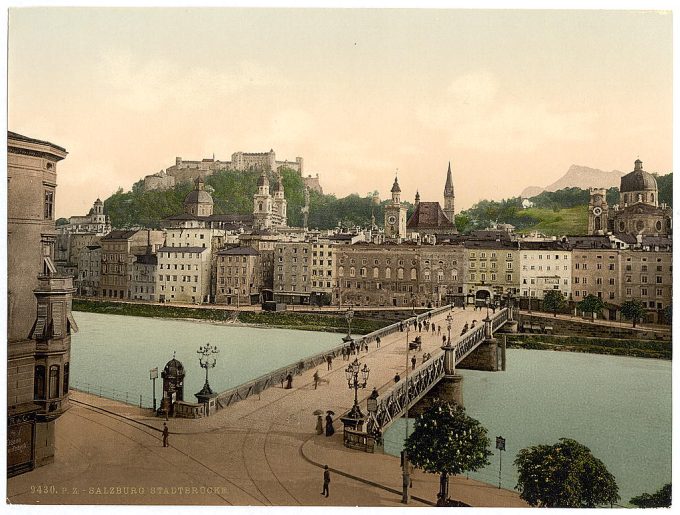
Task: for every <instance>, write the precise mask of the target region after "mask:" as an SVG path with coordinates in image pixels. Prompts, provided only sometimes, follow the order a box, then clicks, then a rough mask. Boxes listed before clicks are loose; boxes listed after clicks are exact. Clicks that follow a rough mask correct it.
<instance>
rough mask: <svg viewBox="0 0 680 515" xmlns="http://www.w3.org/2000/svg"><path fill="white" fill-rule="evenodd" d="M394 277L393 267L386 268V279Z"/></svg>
mask: <svg viewBox="0 0 680 515" xmlns="http://www.w3.org/2000/svg"><path fill="white" fill-rule="evenodd" d="M391 278H392V269H391V268H389V267H388V268H385V279H391Z"/></svg>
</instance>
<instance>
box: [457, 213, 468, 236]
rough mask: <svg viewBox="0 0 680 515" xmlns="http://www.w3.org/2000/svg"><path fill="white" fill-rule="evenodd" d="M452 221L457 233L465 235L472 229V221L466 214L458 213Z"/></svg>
mask: <svg viewBox="0 0 680 515" xmlns="http://www.w3.org/2000/svg"><path fill="white" fill-rule="evenodd" d="M453 219H454V224H455V225H456V229H458V232H459V233H461V234H466V233H468V232H469V231H470V229H472V219H471V218H470V215H468V214H467V213H459V214H457V215H455V216H454V217H453Z"/></svg>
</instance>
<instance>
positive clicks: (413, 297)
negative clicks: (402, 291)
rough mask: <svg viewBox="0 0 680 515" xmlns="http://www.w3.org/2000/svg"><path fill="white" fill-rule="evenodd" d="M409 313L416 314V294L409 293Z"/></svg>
mask: <svg viewBox="0 0 680 515" xmlns="http://www.w3.org/2000/svg"><path fill="white" fill-rule="evenodd" d="M411 314H412V315H415V314H416V296H415V295H413V294H411Z"/></svg>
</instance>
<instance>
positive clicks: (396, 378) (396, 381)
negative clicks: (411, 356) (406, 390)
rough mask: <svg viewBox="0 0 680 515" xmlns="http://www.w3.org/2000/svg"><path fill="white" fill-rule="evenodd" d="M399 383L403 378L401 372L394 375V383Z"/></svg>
mask: <svg viewBox="0 0 680 515" xmlns="http://www.w3.org/2000/svg"><path fill="white" fill-rule="evenodd" d="M399 381H401V376H400V375H399V372H397V373H396V374H394V382H395V383H398V382H399Z"/></svg>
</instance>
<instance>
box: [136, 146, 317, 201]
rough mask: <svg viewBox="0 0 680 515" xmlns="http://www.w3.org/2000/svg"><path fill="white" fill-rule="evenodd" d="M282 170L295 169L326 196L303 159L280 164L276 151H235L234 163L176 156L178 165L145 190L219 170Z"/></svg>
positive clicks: (150, 177)
mask: <svg viewBox="0 0 680 515" xmlns="http://www.w3.org/2000/svg"><path fill="white" fill-rule="evenodd" d="M282 168H288V169H290V170H295V171H296V172H297V173H299V174H300V177H302V180H303V181H304V183H305V186H307V188H309V189H310V190H314V191H317V192H319V193H323V190H322V188H321V184H320V183H319V174H318V173H317V174H316V176H315V177H312V176H311V175H308V176H307V177H305V176H304V175H303V173H304V160H303V159H302V158H301V157H296V158H295V161H287V160H284V161H277V160H276V153H275V152H274V150H273V149H271V150H270V151H269V152H255V153H249V152H234V153H233V154H232V155H231V161H220V160H219V159H217V160H216V159H215V156H214V155H213V157H212V159H203V160H201V161H184V160H183V159H182V158H181V157H176V158H175V164H174V166H170V167H168V168H167V169H166V170H161V171H160V172H158V173H155V174H153V175H147V176H146V177H144V189H145V190H166V189H168V188H172V187H173V186H175V184H177V183H180V182H183V181H193V180H195V179H197V178H198V177H202V178H203V179H205V178H206V176H208V175H212V174H213V173H215V172H216V171H218V170H234V171H248V170H251V171H260V172H261V171H272V172H277V171H280V170H281V169H282Z"/></svg>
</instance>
